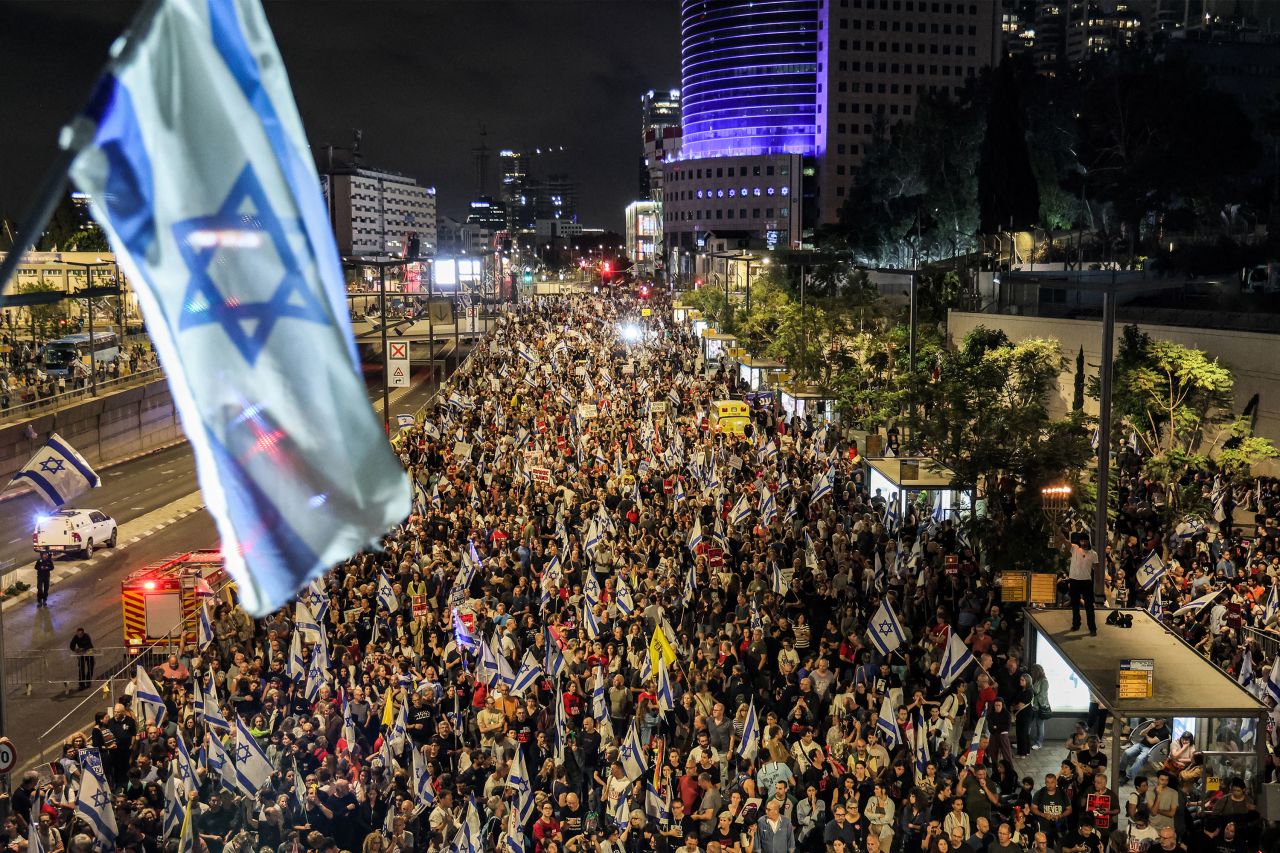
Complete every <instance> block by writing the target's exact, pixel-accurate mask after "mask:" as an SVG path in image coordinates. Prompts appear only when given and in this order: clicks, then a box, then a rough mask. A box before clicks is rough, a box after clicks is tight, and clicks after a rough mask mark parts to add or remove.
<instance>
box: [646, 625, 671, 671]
mask: <svg viewBox="0 0 1280 853" xmlns="http://www.w3.org/2000/svg"><path fill="white" fill-rule="evenodd" d="M658 658H662V662H663V663H665V664H666V665H667V666H671V664H673V663H675V660H676V650H675V649H673V648H671V643H669V642H667V635H666V634H664V633H662V625H655V626H653V637H652V638H651V639H650V640H649V663H650V665H651V666H652V667H653V672H654V675H657V672H658Z"/></svg>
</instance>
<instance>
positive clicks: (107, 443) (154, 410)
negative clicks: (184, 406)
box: [0, 379, 182, 482]
mask: <svg viewBox="0 0 1280 853" xmlns="http://www.w3.org/2000/svg"><path fill="white" fill-rule="evenodd" d="M32 431H34V434H35V437H34V438H32V437H31V433H32ZM52 432H56V433H58V434H59V435H60V436H62V437H63V438H64V439H66V440H67V441H68V442H70V444H71V446H72V447H74V448H75V449H76V450H77V451H79V452H80V455H82V456H84V457H85V458H86V459H88V460H89V462H90V464H93V465H99V464H106V463H110V462H115V461H118V460H120V459H124V458H126V457H128V456H133V455H135V454H138V453H143V452H146V451H148V450H151V449H153V448H156V447H159V446H161V445H165V444H170V443H172V442H174V441H177V440H178V439H180V438H182V425H181V424H180V423H179V421H178V417H177V413H176V412H175V411H174V407H173V398H172V397H171V396H170V394H169V385H168V383H167V382H166V381H165V380H163V379H159V380H156V381H155V382H150V383H148V384H146V385H138V386H135V387H133V388H126V389H124V390H121V391H117V392H115V393H113V394H105V395H103V396H101V397H98V398H96V399H92V398H91V399H88V400H85V401H82V402H79V403H76V404H74V405H71V406H68V407H67V408H65V409H59V410H58V411H56V412H50V413H48V414H44V415H40V416H38V417H35V418H31V419H29V420H25V421H19V422H17V423H13V424H6V425H5V426H3V427H0V479H2V480H3V481H6V482H7V481H8V480H9V478H11V477H12V476H13V474H14V473H15V472H16V471H17V470H18V469H19V468H21V467H22V466H23V465H25V464H26V462H27V460H28V459H30V458H31V455H32V454H33V453H35V451H36V449H37V448H39V447H40V446H41V445H42V444H44V442H45V440H46V439H47V438H48V437H49V433H52Z"/></svg>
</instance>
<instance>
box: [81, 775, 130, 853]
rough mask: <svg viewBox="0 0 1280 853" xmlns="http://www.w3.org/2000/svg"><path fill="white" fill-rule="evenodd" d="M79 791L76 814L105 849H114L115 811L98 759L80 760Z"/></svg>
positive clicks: (109, 789)
mask: <svg viewBox="0 0 1280 853" xmlns="http://www.w3.org/2000/svg"><path fill="white" fill-rule="evenodd" d="M80 771H81V774H80V793H79V796H78V797H77V799H76V814H77V815H79V816H80V817H82V818H84V820H85V823H87V824H89V827H90V829H92V830H93V834H94V835H95V836H97V838H98V840H99V841H100V842H102V846H103V847H105V848H107V849H115V844H116V836H117V835H119V834H120V830H119V829H117V828H116V812H115V809H114V808H112V806H111V788H110V787H109V786H108V785H107V779H106V777H105V776H104V775H103V773H102V764H101V763H100V762H98V761H83V760H82V761H81V762H80Z"/></svg>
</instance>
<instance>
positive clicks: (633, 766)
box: [561, 703, 645, 781]
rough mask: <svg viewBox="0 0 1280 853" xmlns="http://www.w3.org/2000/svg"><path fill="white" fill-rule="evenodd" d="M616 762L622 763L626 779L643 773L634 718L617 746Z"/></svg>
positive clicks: (631, 778) (642, 748)
mask: <svg viewBox="0 0 1280 853" xmlns="http://www.w3.org/2000/svg"><path fill="white" fill-rule="evenodd" d="M561 704H563V703H561ZM618 763H620V764H621V765H622V774H623V775H624V776H625V777H626V778H627V779H628V780H631V781H633V780H635V779H639V778H640V777H641V776H643V775H644V764H645V762H644V747H643V746H641V744H640V732H639V731H637V730H636V724H635V721H634V720H633V721H632V723H631V728H629V729H628V730H627V736H626V737H625V738H624V739H623V741H622V746H620V747H619V748H618Z"/></svg>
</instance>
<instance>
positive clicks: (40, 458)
mask: <svg viewBox="0 0 1280 853" xmlns="http://www.w3.org/2000/svg"><path fill="white" fill-rule="evenodd" d="M19 480H23V481H25V482H27V483H30V484H31V486H32V487H33V488H34V489H35V492H36V494H38V495H39V496H40V497H42V498H44V499H45V501H47V502H48V503H49V504H50V505H51V506H62V505H63V504H64V503H66V502H67V501H69V500H71V499H72V498H74V497H76V496H77V495H79V494H82V493H84V492H85V491H87V490H89V489H96V488H98V487H99V486H101V485H102V480H101V479H100V478H99V477H98V475H97V474H96V473H95V472H94V470H93V468H91V467H90V466H89V463H88V462H86V461H85V458H84V457H83V456H81V455H80V454H79V453H76V450H75V448H74V447H72V446H71V445H70V444H68V443H67V440H66V439H64V438H63V437H62V436H60V435H58V434H57V433H56V432H55V433H53V434H51V435H50V436H49V440H48V441H47V442H45V444H44V446H43V447H41V448H40V449H39V450H37V451H36V453H35V455H34V456H32V457H31V459H30V460H29V461H28V462H27V464H26V465H23V466H22V467H21V468H20V469H18V473H16V474H14V475H13V481H12V482H11V483H10V485H12V484H13V483H16V482H18V481H19Z"/></svg>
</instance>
